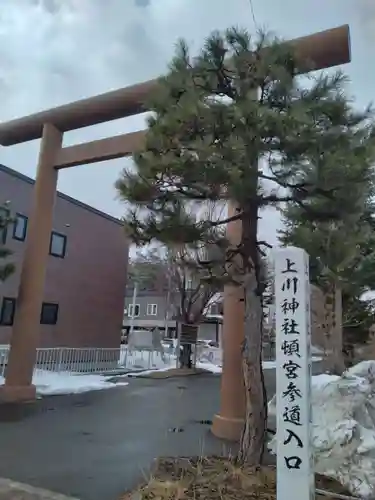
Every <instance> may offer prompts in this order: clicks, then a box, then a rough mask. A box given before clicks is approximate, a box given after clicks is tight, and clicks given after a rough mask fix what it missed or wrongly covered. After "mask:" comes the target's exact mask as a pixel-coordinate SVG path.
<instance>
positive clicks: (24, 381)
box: [0, 124, 63, 402]
mask: <svg viewBox="0 0 375 500" xmlns="http://www.w3.org/2000/svg"><path fill="white" fill-rule="evenodd" d="M62 137H63V134H62V133H61V132H60V131H59V130H57V129H56V128H55V127H54V126H53V125H50V124H45V125H44V127H43V135H42V140H41V145H40V153H39V160H38V169H37V175H36V181H35V185H34V189H33V202H32V207H31V212H30V218H29V225H28V234H27V237H26V244H25V253H24V258H23V262H22V269H21V277H20V283H19V288H18V297H17V305H16V313H15V318H14V324H13V332H12V338H11V346H10V352H9V358H8V366H7V370H6V377H5V385H3V386H1V387H0V401H12V402H15V401H17V402H18V401H28V400H33V399H34V398H35V387H34V386H33V385H32V375H33V370H34V365H35V357H36V349H37V347H38V342H39V330H40V313H41V307H42V302H43V294H44V279H45V274H46V268H47V262H48V254H49V245H50V238H51V230H52V223H53V209H54V203H55V196H56V187H57V176H58V171H57V170H56V169H55V168H54V165H55V159H56V155H57V153H58V152H59V150H60V148H61V144H62Z"/></svg>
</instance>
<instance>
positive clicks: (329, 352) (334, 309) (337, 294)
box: [323, 280, 345, 375]
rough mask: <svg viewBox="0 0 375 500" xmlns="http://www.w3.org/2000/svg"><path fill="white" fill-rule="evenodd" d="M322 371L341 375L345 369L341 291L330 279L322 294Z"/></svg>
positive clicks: (337, 284)
mask: <svg viewBox="0 0 375 500" xmlns="http://www.w3.org/2000/svg"><path fill="white" fill-rule="evenodd" d="M324 336H325V357H324V362H323V367H324V371H327V372H329V373H331V374H334V375H341V374H342V373H343V371H344V370H345V365H344V359H343V353H342V347H343V345H342V291H341V287H340V285H339V283H336V282H334V281H333V280H330V281H329V283H328V284H327V285H326V287H325V294H324Z"/></svg>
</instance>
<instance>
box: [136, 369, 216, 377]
mask: <svg viewBox="0 0 375 500" xmlns="http://www.w3.org/2000/svg"><path fill="white" fill-rule="evenodd" d="M203 373H211V372H209V371H208V370H203V369H202V368H171V369H170V370H165V371H155V372H151V373H145V374H144V375H143V374H138V375H134V376H136V377H137V378H154V379H165V378H172V377H189V376H191V375H201V374H203ZM131 376H132V375H131V374H129V375H128V377H131Z"/></svg>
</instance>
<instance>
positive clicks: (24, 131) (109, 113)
mask: <svg viewBox="0 0 375 500" xmlns="http://www.w3.org/2000/svg"><path fill="white" fill-rule="evenodd" d="M286 43H290V44H292V45H294V46H295V47H296V51H297V53H298V56H299V57H301V59H303V60H306V61H307V62H309V63H311V70H320V69H325V68H329V67H333V66H337V65H339V64H345V63H348V62H350V57H351V56H350V34H349V26H348V25H343V26H339V27H338V28H333V29H329V30H326V31H321V32H319V33H314V34H312V35H308V36H304V37H301V38H296V39H294V40H291V41H290V42H286ZM156 85H157V80H150V81H147V82H143V83H139V84H137V85H132V86H130V87H125V88H122V89H118V90H114V91H111V92H107V93H105V94H100V95H98V96H95V97H90V98H88V99H82V100H80V101H76V102H73V103H70V104H65V105H63V106H59V107H56V108H52V109H49V110H47V111H42V112H39V113H35V114H33V115H29V116H26V117H23V118H17V119H15V120H11V121H8V122H4V123H2V124H0V144H1V145H3V146H11V145H14V144H20V143H22V142H28V141H32V140H34V139H39V138H40V137H41V136H42V130H43V125H44V124H45V123H50V124H53V125H55V127H56V128H58V129H59V130H60V131H61V132H67V131H70V130H76V129H79V128H83V127H89V126H91V125H96V124H98V123H104V122H108V121H112V120H116V119H119V118H125V117H127V116H131V115H136V114H139V113H143V112H145V111H147V109H146V108H145V106H144V103H145V100H146V99H147V97H148V96H149V94H150V93H151V92H152V90H153V89H154V88H155V86H156Z"/></svg>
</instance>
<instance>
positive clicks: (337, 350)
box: [332, 283, 345, 375]
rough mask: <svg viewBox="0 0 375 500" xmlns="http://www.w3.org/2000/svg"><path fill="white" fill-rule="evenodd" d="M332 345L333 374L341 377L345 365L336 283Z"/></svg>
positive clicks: (338, 292)
mask: <svg viewBox="0 0 375 500" xmlns="http://www.w3.org/2000/svg"><path fill="white" fill-rule="evenodd" d="M332 344H333V345H332V358H333V361H332V365H333V373H334V374H335V375H342V373H343V372H344V371H345V363H344V356H343V333H342V289H341V286H340V283H336V285H335V328H334V331H333V342H332Z"/></svg>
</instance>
